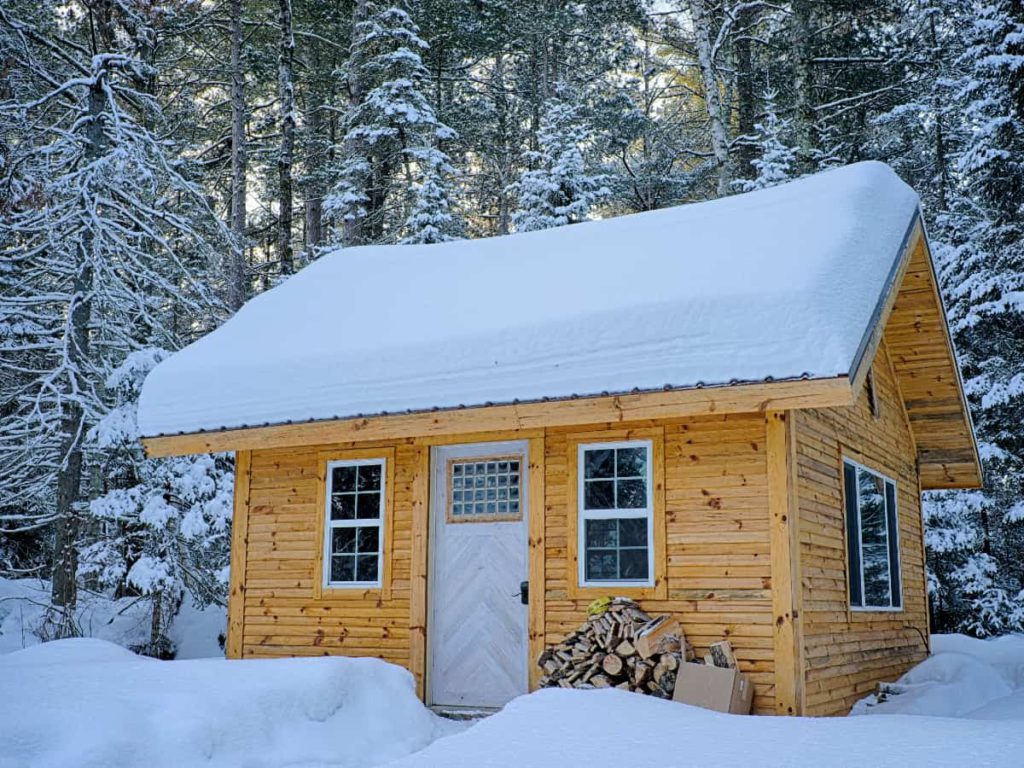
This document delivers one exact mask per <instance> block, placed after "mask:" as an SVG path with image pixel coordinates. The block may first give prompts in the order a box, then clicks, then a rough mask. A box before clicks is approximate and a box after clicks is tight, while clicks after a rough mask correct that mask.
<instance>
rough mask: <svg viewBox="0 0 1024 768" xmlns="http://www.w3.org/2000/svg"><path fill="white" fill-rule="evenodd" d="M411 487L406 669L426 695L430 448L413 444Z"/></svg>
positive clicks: (418, 694)
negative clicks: (407, 662) (410, 559)
mask: <svg viewBox="0 0 1024 768" xmlns="http://www.w3.org/2000/svg"><path fill="white" fill-rule="evenodd" d="M413 464H414V467H415V469H414V475H413V487H412V567H411V569H410V579H411V581H412V584H411V594H410V606H409V629H410V637H409V671H410V672H412V674H413V677H415V678H416V695H417V696H419V697H420V699H421V700H425V698H424V697H425V696H426V669H427V584H428V575H427V574H428V570H427V568H428V563H427V559H428V552H429V548H428V547H429V542H428V536H429V533H428V532H429V529H430V448H428V447H427V446H417V448H416V451H415V454H414V459H413Z"/></svg>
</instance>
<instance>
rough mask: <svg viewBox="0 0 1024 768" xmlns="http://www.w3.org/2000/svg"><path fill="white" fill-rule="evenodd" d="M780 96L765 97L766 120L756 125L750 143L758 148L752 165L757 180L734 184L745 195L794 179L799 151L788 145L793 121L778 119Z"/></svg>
mask: <svg viewBox="0 0 1024 768" xmlns="http://www.w3.org/2000/svg"><path fill="white" fill-rule="evenodd" d="M778 95H779V94H778V91H774V90H770V91H767V92H766V93H765V94H764V119H763V120H761V122H759V123H755V124H754V130H755V131H756V133H755V135H754V136H753V137H752V138H751V139H750V141H751V142H752V143H753V144H754V145H755V146H756V147H757V157H756V158H755V159H754V160H752V161H751V165H753V166H754V170H756V171H757V176H755V177H754V178H753V179H744V180H741V181H735V182H733V185H734V186H736V187H737V188H738V189H739V190H740V191H742V192H752V191H753V190H755V189H765V188H767V187H774V186H775V185H776V184H782V183H784V182H787V181H791V180H792V179H793V176H794V173H793V171H794V164H795V163H796V150H794V149H793V148H792V147H791V146H790V145H789V144H787V143H786V142H787V139H788V138H789V133H790V130H791V126H792V122H793V121H792V120H790V119H788V118H782V117H779V113H778V110H777V107H776V99H777V98H778Z"/></svg>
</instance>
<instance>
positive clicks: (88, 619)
mask: <svg viewBox="0 0 1024 768" xmlns="http://www.w3.org/2000/svg"><path fill="white" fill-rule="evenodd" d="M49 600H50V585H49V583H48V582H45V581H39V580H37V579H4V578H0V654H4V653H11V652H12V651H18V650H21V649H22V648H28V647H29V646H33V645H37V644H39V643H40V642H42V639H41V638H40V636H39V634H40V631H41V630H42V631H43V633H44V634H45V629H44V627H43V620H44V616H45V614H46V607H47V605H48V604H49ZM150 617H151V610H150V605H149V603H148V602H146V601H145V600H141V601H140V600H137V599H136V598H132V597H126V598H122V599H120V600H111V599H110V598H108V597H104V596H103V595H98V594H94V593H91V592H88V591H84V590H83V591H81V592H80V593H79V598H78V610H77V611H76V613H75V618H76V621H77V622H78V626H79V629H80V630H81V632H82V635H84V636H85V637H92V638H98V639H100V640H109V641H110V642H112V643H117V644H118V645H123V646H125V647H134V646H139V645H141V644H143V643H145V642H146V640H147V638H148V637H149V631H150ZM226 626H227V613H226V611H225V610H224V608H223V607H220V606H216V605H211V606H207V607H205V608H198V607H196V606H195V605H194V604H193V603H192V601H191V599H190V598H186V601H185V603H184V604H183V605H182V606H181V609H180V610H179V611H178V615H177V616H175V617H174V621H173V623H172V624H171V628H170V630H169V632H168V634H169V635H170V637H171V640H173V641H174V644H175V646H176V648H177V658H179V659H202V658H209V657H214V656H219V657H223V656H224V650H223V647H222V645H221V642H222V638H223V635H224V632H225V628H226Z"/></svg>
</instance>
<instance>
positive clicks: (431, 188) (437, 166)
mask: <svg viewBox="0 0 1024 768" xmlns="http://www.w3.org/2000/svg"><path fill="white" fill-rule="evenodd" d="M427 47H428V46H427V44H426V43H425V42H424V41H423V39H422V38H421V37H420V36H419V27H418V26H417V25H416V23H415V22H414V21H413V20H412V17H411V16H410V15H409V14H408V13H407V12H406V11H405V10H404V9H402V8H400V7H397V6H395V5H389V4H385V3H376V2H372V1H371V0H360V2H359V3H357V5H356V20H355V24H354V27H353V34H352V46H351V52H350V58H349V61H348V63H347V65H346V67H345V69H344V70H343V74H344V79H345V82H346V83H347V85H348V89H349V92H350V100H351V108H350V109H349V112H348V114H347V115H346V120H345V127H346V133H345V138H344V143H343V146H342V147H341V149H340V154H341V155H342V156H343V161H342V163H341V166H340V168H339V170H338V180H337V182H336V183H335V185H334V187H333V188H332V190H331V191H330V193H329V195H328V196H327V198H326V200H325V211H326V213H327V214H328V216H329V217H331V218H332V219H333V220H334V221H335V222H336V223H337V227H336V232H335V235H334V239H335V241H340V242H342V243H343V244H345V245H360V244H364V243H370V242H385V241H392V242H393V241H395V240H397V239H399V237H401V236H402V233H401V230H402V225H403V223H404V222H405V221H406V220H407V218H408V214H406V215H405V216H402V217H401V218H398V219H397V221H396V220H394V217H389V216H388V209H389V207H390V206H394V205H397V207H398V209H399V210H401V211H408V210H409V209H410V208H411V207H412V205H413V204H412V202H411V200H410V193H411V192H412V190H410V189H408V183H406V185H405V188H402V186H401V185H400V184H396V180H398V179H405V180H406V182H408V180H409V179H411V178H414V177H415V176H416V175H419V176H420V177H421V181H420V187H421V188H423V186H424V185H427V186H426V190H425V191H426V193H427V194H428V195H431V196H434V197H436V198H437V199H438V200H441V199H447V193H446V192H445V191H444V189H443V187H444V175H443V171H444V169H445V168H446V167H449V161H448V157H447V156H446V155H445V154H444V153H443V152H442V151H441V150H440V149H439V148H438V146H437V144H438V142H439V141H445V140H450V139H452V138H453V137H454V136H455V133H454V131H452V130H451V129H450V128H448V127H447V126H445V125H443V124H442V123H441V122H439V121H438V119H437V116H436V115H435V113H434V109H433V107H432V106H431V104H430V102H429V101H428V100H427V98H426V95H425V93H424V91H425V88H426V83H427V79H428V73H427V71H426V69H424V67H423V60H422V57H421V55H420V54H421V51H423V50H425V49H426V48H427ZM419 163H422V165H420V164H419ZM396 186H397V187H398V189H397V191H396V189H395V187H396ZM396 198H397V199H396ZM427 202H428V200H427V198H426V197H424V198H423V199H422V200H420V201H417V202H416V206H417V207H419V208H420V210H419V213H421V214H422V208H421V206H422V205H423V204H426V203H427ZM437 215H439V216H443V215H444V212H442V211H439V212H438V213H437ZM449 215H450V214H449Z"/></svg>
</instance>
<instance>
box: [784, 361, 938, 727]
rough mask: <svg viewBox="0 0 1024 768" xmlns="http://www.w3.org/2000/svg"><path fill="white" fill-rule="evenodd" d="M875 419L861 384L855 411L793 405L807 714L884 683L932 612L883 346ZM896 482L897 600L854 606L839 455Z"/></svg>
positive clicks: (895, 394) (896, 394)
mask: <svg viewBox="0 0 1024 768" xmlns="http://www.w3.org/2000/svg"><path fill="white" fill-rule="evenodd" d="M872 370H873V382H874V387H875V392H876V397H877V400H878V403H879V418H877V419H876V418H875V417H874V416H873V415H872V412H871V406H870V403H869V399H868V392H867V388H866V387H865V391H864V392H863V393H862V394H861V396H860V398H859V400H858V402H857V404H856V405H855V406H853V407H852V408H828V409H816V410H806V411H797V412H796V413H795V415H796V442H797V445H796V452H797V487H798V490H799V500H798V504H799V511H800V512H799V514H800V522H799V539H800V566H801V582H802V590H803V612H802V619H801V620H802V623H803V641H804V657H805V664H806V670H805V679H804V691H805V696H806V714H811V715H842V714H846V713H847V712H848V711H849V709H850V707H851V706H852V705H853V703H854V702H855V701H857V700H858V699H859V698H861V697H863V696H865V695H866V694H868V693H871V692H872V691H873V690H874V688H875V685H876V684H877V683H878V682H879V681H880V680H892V679H895V678H896V677H898V676H899V675H901V674H902V673H903V672H905V671H906V670H907V668H908V667H910V666H911V665H913V664H915V663H917V662H919V661H921V660H922V659H923V658H924V657H925V655H926V654H927V645H926V638H927V636H928V615H927V602H926V582H925V571H924V563H923V550H922V522H921V503H920V492H919V481H918V473H917V468H916V461H915V460H916V448H915V445H914V442H913V438H912V436H911V432H910V427H909V425H908V421H907V416H906V411H905V409H904V406H903V397H902V395H901V393H900V391H899V388H898V384H897V380H896V377H895V375H894V372H893V368H892V364H891V361H890V358H889V354H888V350H887V347H886V345H885V344H884V343H883V344H882V345H881V347H880V349H879V352H878V355H877V357H876V359H875V362H874V365H873V369H872ZM844 450H845V451H846V452H847V454H848V455H849V456H850V458H854V459H857V460H859V461H861V462H862V463H863V464H865V465H867V466H869V467H871V468H873V469H877V470H878V471H880V472H882V473H884V474H886V475H888V476H890V477H892V478H893V479H894V480H896V483H897V497H898V498H897V508H898V510H899V520H900V558H901V564H902V580H903V603H904V609H903V610H902V611H900V612H892V613H889V612H886V613H878V612H855V611H851V610H850V608H849V600H848V597H847V570H846V560H847V556H846V539H845V528H844V521H845V514H844V510H843V501H842V485H841V480H840V478H841V462H842V455H843V451H844Z"/></svg>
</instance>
